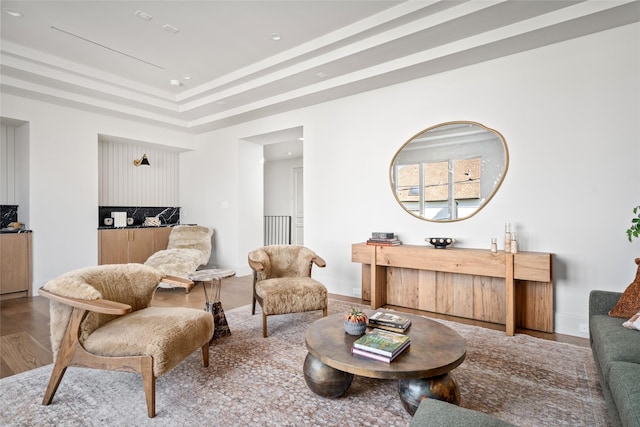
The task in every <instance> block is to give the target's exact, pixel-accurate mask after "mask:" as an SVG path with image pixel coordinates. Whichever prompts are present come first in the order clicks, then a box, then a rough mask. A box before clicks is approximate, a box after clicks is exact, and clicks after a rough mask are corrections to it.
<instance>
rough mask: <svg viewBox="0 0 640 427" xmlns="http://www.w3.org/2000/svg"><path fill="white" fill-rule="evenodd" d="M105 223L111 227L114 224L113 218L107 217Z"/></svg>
mask: <svg viewBox="0 0 640 427" xmlns="http://www.w3.org/2000/svg"><path fill="white" fill-rule="evenodd" d="M104 225H106V226H107V227H111V226H112V225H113V218H105V219H104Z"/></svg>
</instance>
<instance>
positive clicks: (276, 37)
mask: <svg viewBox="0 0 640 427" xmlns="http://www.w3.org/2000/svg"><path fill="white" fill-rule="evenodd" d="M280 39H282V35H280V33H271V40H275V41H278V40H280Z"/></svg>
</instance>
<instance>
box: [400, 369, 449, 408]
mask: <svg viewBox="0 0 640 427" xmlns="http://www.w3.org/2000/svg"><path fill="white" fill-rule="evenodd" d="M398 394H400V400H401V401H402V406H404V409H406V410H407V412H408V413H410V414H411V415H412V416H413V414H415V412H416V411H417V410H418V406H419V405H420V402H422V400H423V399H438V400H444V401H445V402H449V403H453V404H455V405H460V390H459V389H458V384H457V383H456V380H455V378H454V377H453V375H452V374H450V373H447V374H444V375H439V376H437V377H431V378H420V379H415V380H399V381H398Z"/></svg>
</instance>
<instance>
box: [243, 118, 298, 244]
mask: <svg viewBox="0 0 640 427" xmlns="http://www.w3.org/2000/svg"><path fill="white" fill-rule="evenodd" d="M243 139H244V140H246V141H250V142H253V143H256V144H260V145H262V146H263V188H262V191H263V216H264V224H265V230H264V234H265V236H264V240H265V242H264V244H286V243H291V244H294V245H303V244H304V179H303V176H304V174H303V142H302V126H300V127H295V128H291V129H283V130H280V131H276V132H270V133H267V134H262V135H256V136H253V137H250V138H243ZM283 219H284V220H285V221H286V222H287V225H286V226H283V225H282V223H283V222H282V221H283ZM274 221H275V223H276V224H278V226H277V227H278V229H277V230H275V231H274V230H271V229H269V230H267V227H270V226H269V224H272V223H274ZM283 228H285V229H286V230H287V231H286V232H287V233H288V234H287V236H286V238H284V237H282V236H280V233H281V229H283ZM274 235H275V236H279V237H276V238H275V239H274V237H273V236H274ZM283 239H284V240H283Z"/></svg>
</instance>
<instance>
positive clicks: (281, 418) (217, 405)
mask: <svg viewBox="0 0 640 427" xmlns="http://www.w3.org/2000/svg"><path fill="white" fill-rule="evenodd" d="M351 306H352V304H348V303H344V302H341V301H336V300H331V301H330V304H329V307H330V309H329V311H330V313H340V312H344V311H345V310H347V309H348V308H349V307H351ZM320 316H321V314H320V313H319V312H311V313H301V314H293V315H285V316H271V317H270V318H269V337H268V338H262V326H261V316H260V315H259V314H256V315H254V316H252V315H251V311H250V307H249V306H245V307H240V308H237V309H234V310H229V311H228V312H226V317H227V321H228V324H229V327H230V329H231V335H230V336H227V337H222V338H219V339H217V340H216V341H215V342H214V344H213V345H212V346H211V363H210V365H209V367H208V368H204V367H203V366H202V358H201V354H200V352H196V353H194V354H192V355H191V356H190V357H188V358H187V359H186V360H185V361H184V362H183V363H181V364H180V365H178V366H177V367H176V368H174V369H173V370H172V371H170V372H169V373H167V374H166V375H164V376H162V377H160V378H159V379H158V380H157V384H156V408H157V415H156V417H155V418H153V419H149V418H147V415H146V414H147V410H146V405H145V398H144V391H143V388H142V380H141V378H140V377H139V376H138V375H136V374H132V373H126V372H113V371H98V370H92V369H83V368H74V367H72V368H69V369H68V370H67V373H66V374H65V376H64V378H63V380H62V382H61V384H60V387H59V388H58V391H57V393H56V395H55V397H54V399H53V403H52V404H51V405H49V406H42V405H41V401H42V396H43V393H44V389H45V387H46V384H47V381H48V379H49V375H50V373H51V365H48V366H44V367H41V368H38V369H35V370H33V371H29V372H25V373H22V374H18V375H15V376H11V377H7V378H4V379H2V380H0V425H3V426H45V425H56V426H133V425H136V426H146V425H154V426H205V425H207V426H258V425H260V426H300V425H313V426H407V425H408V424H409V422H410V421H411V416H410V415H409V414H408V413H407V412H406V411H405V410H404V408H403V407H402V404H401V403H400V400H399V397H398V392H397V384H396V382H395V381H392V380H377V379H368V378H362V377H355V379H354V381H353V383H352V385H351V387H350V388H349V390H348V392H347V393H346V394H345V395H344V396H342V397H340V398H337V399H327V398H322V397H319V396H317V395H315V394H314V393H313V392H311V391H310V390H309V389H308V388H307V385H306V383H305V381H304V377H303V375H302V365H303V361H304V358H305V356H306V349H305V344H304V331H305V328H306V326H307V325H308V324H309V323H310V322H312V321H314V320H317V319H319V318H320ZM438 321H439V322H441V323H444V324H445V325H447V326H449V327H451V328H453V329H454V330H456V331H457V332H458V333H460V334H461V335H462V336H463V337H464V339H465V340H466V342H467V346H468V348H467V357H466V359H465V361H464V362H463V363H462V365H460V366H459V367H458V368H456V369H455V370H454V371H453V373H454V375H455V377H456V380H457V381H458V385H459V387H460V390H461V406H463V407H465V408H471V409H475V410H478V411H482V412H486V413H490V414H494V415H496V416H498V417H499V418H501V419H503V420H506V421H510V422H512V423H514V424H517V425H520V426H559V425H565V426H590V427H591V426H606V425H607V424H606V418H605V406H604V399H603V397H602V393H601V391H600V388H599V383H598V380H597V373H596V370H595V365H594V362H593V358H592V356H591V351H590V349H588V348H585V347H579V346H575V345H571V344H564V343H558V342H552V341H546V340H541V339H537V338H533V337H530V336H527V335H519V334H518V335H516V336H514V337H507V336H505V334H504V333H503V332H499V331H494V330H489V329H485V328H481V327H474V326H468V325H464V324H460V323H455V322H447V321H444V320H438Z"/></svg>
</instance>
